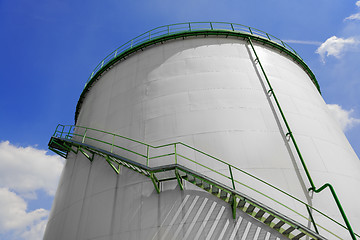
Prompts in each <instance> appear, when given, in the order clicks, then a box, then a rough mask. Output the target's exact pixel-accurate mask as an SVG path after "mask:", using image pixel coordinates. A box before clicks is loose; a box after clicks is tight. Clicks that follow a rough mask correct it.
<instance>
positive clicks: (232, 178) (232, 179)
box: [228, 165, 235, 190]
mask: <svg viewBox="0 0 360 240" xmlns="http://www.w3.org/2000/svg"><path fill="white" fill-rule="evenodd" d="M228 166H229V172H230V176H231V182H232V186H233V189H234V190H235V183H234V177H233V174H232V171H231V165H228Z"/></svg>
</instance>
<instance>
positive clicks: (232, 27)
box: [230, 23, 235, 31]
mask: <svg viewBox="0 0 360 240" xmlns="http://www.w3.org/2000/svg"><path fill="white" fill-rule="evenodd" d="M230 26H231V29H232V30H233V31H235V29H234V26H233V24H232V23H230Z"/></svg>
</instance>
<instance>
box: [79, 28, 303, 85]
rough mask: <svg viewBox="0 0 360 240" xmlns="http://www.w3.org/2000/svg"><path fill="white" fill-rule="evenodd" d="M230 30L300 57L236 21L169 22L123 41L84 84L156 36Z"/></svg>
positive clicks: (271, 36)
mask: <svg viewBox="0 0 360 240" xmlns="http://www.w3.org/2000/svg"><path fill="white" fill-rule="evenodd" d="M219 30H224V31H231V32H241V33H246V34H249V35H253V36H258V37H262V38H265V39H267V40H269V41H272V42H274V43H277V44H278V45H280V46H282V47H284V48H286V49H287V50H289V51H290V52H292V53H294V54H295V55H296V56H297V57H298V58H300V59H301V57H300V56H299V54H298V53H297V52H296V51H295V50H294V49H293V48H291V47H290V46H289V45H288V44H286V43H285V42H283V41H282V40H280V39H279V38H277V37H275V36H273V35H271V34H269V33H266V32H264V31H261V30H259V29H256V28H252V27H249V26H245V25H241V24H237V23H227V22H188V23H177V24H171V25H165V26H161V27H157V28H154V29H152V30H150V31H147V32H145V33H143V34H141V35H139V36H137V37H135V38H133V39H131V40H130V41H128V42H126V43H124V44H123V45H121V46H120V47H118V48H116V49H115V50H114V51H113V52H111V53H110V54H109V55H107V56H106V57H105V58H104V59H103V60H101V61H100V63H99V64H98V65H97V66H96V67H95V69H94V70H93V71H92V73H91V75H90V76H89V78H88V80H87V82H86V84H85V87H86V85H87V84H88V83H89V82H90V81H91V79H92V78H93V77H94V76H95V75H96V73H97V72H98V71H99V70H100V69H102V68H103V67H104V66H105V65H106V64H107V63H108V62H110V61H111V60H113V59H115V58H116V57H117V56H119V55H120V54H122V53H124V52H126V51H127V50H129V49H132V48H134V47H136V46H139V45H140V44H143V43H146V42H149V41H152V40H156V39H158V38H161V37H164V36H170V35H175V34H178V33H183V32H196V31H219Z"/></svg>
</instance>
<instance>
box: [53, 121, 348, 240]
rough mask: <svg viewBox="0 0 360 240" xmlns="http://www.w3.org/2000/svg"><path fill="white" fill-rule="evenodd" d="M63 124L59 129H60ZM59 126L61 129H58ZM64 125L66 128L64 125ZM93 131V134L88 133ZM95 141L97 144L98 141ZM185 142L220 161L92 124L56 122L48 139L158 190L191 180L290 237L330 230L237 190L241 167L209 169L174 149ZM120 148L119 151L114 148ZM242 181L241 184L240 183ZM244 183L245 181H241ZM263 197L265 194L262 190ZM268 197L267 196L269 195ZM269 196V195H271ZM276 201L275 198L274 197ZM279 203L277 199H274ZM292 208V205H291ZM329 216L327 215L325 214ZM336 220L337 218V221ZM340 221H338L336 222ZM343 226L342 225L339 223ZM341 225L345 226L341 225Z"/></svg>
mask: <svg viewBox="0 0 360 240" xmlns="http://www.w3.org/2000/svg"><path fill="white" fill-rule="evenodd" d="M61 127H62V130H60V129H61ZM59 128H60V129H59ZM66 128H69V130H68V129H66ZM91 132H92V134H91ZM93 133H101V135H102V136H104V134H105V135H106V134H107V135H110V136H111V137H110V138H108V139H112V141H111V142H107V141H104V140H103V139H104V138H102V140H101V139H97V138H96V137H94V134H93ZM115 137H117V138H121V139H125V140H126V141H130V142H132V143H136V144H139V145H141V146H144V147H145V149H146V154H142V153H141V152H138V151H135V150H133V149H131V148H130V147H123V146H120V145H116V141H115ZM88 142H91V143H92V144H89V143H88ZM94 143H99V144H100V145H101V146H102V147H101V148H100V147H96V146H94ZM99 144H96V145H99ZM180 145H182V146H185V147H187V148H190V149H192V150H194V151H197V152H199V153H202V154H205V155H207V156H209V157H211V159H213V160H216V161H221V160H219V159H216V158H214V157H212V156H210V155H208V154H206V153H203V152H201V151H199V150H197V149H195V148H192V147H191V146H188V145H185V144H183V143H172V144H167V145H163V146H158V147H153V146H151V145H148V144H145V143H141V142H139V141H135V140H132V139H129V138H126V137H122V136H119V135H116V134H111V133H107V132H104V131H100V130H95V129H91V128H85V127H80V126H63V125H58V127H57V129H56V131H55V133H54V135H53V137H52V138H51V139H50V142H49V149H50V150H52V151H54V152H56V153H57V154H59V155H61V156H63V157H66V156H67V154H68V153H69V152H70V151H72V152H74V153H76V154H78V153H79V152H81V153H82V154H84V155H85V156H86V157H87V158H88V159H89V160H90V161H92V160H93V158H94V155H95V154H98V155H100V156H102V157H103V158H104V159H106V161H107V162H108V163H109V165H110V166H111V167H112V168H113V170H114V171H115V172H116V173H119V170H120V167H121V166H124V167H126V168H128V169H131V170H133V171H135V172H138V173H139V174H142V175H144V176H146V177H149V178H150V179H151V181H152V182H153V184H154V187H155V189H156V191H157V192H158V193H160V192H161V183H162V182H164V181H175V180H176V181H177V182H178V184H179V186H180V188H181V189H183V188H184V181H187V182H189V183H192V184H194V185H196V186H198V187H199V188H202V189H203V190H205V191H207V192H209V193H210V194H212V195H215V196H216V197H218V198H220V199H222V200H223V201H225V202H227V203H229V204H230V206H231V208H232V213H233V218H234V219H235V218H236V211H237V210H241V211H243V212H245V213H246V214H248V215H250V216H252V217H253V218H255V219H257V220H258V221H260V222H262V223H263V224H266V225H267V226H270V227H271V228H273V229H275V230H276V231H278V232H279V233H281V234H282V235H284V236H286V237H287V238H289V239H309V238H310V239H325V238H324V237H322V236H321V235H319V234H318V231H317V229H318V228H319V227H320V228H322V229H323V230H325V231H327V232H329V233H332V232H330V231H329V230H328V229H325V228H323V227H322V226H320V225H318V224H315V222H314V220H313V218H312V216H311V215H310V219H308V218H306V217H305V216H302V215H301V214H299V215H301V216H302V217H304V218H305V219H306V220H308V221H311V222H312V223H313V226H314V229H315V230H316V232H315V231H313V230H311V229H310V228H308V227H306V226H304V225H302V224H300V223H299V222H297V221H294V220H292V219H291V218H289V217H288V216H285V215H283V214H281V213H280V212H278V211H276V210H274V209H272V208H270V207H268V206H266V205H265V204H263V203H261V202H259V201H257V200H256V199H254V198H252V197H250V196H247V195H245V194H243V193H242V192H240V191H238V190H236V188H235V186H236V184H242V183H241V182H240V181H239V180H237V179H234V178H233V171H242V170H240V169H238V168H236V167H235V166H232V165H230V164H227V163H225V162H223V161H221V162H222V163H224V164H226V165H227V166H228V168H229V176H226V175H224V174H222V173H220V172H217V171H216V170H214V169H211V168H209V167H206V166H205V165H203V164H201V163H198V162H196V161H195V160H192V159H190V158H188V157H186V156H184V155H182V154H181V153H179V152H178V151H177V148H179V146H180ZM103 146H109V148H110V151H107V150H104V147H103ZM169 146H170V147H172V146H173V147H174V151H173V152H170V153H163V152H162V153H161V154H160V155H156V156H151V155H150V154H149V150H150V149H152V148H153V149H159V148H160V149H161V148H164V147H169ZM116 149H117V150H119V151H116ZM126 153H131V154H133V155H134V156H140V157H143V158H145V160H146V161H145V164H142V163H140V162H139V161H133V160H131V159H129V157H124V156H125V155H127V154H126ZM169 156H170V157H174V162H173V163H170V164H165V165H159V166H150V165H151V164H149V162H151V160H153V159H157V158H160V157H169ZM180 157H181V158H183V159H187V160H188V161H190V162H192V163H196V164H198V165H200V166H202V167H205V168H207V169H208V170H210V171H213V172H215V173H218V174H221V175H223V176H225V177H226V178H228V179H229V180H231V183H232V186H227V185H226V184H223V183H221V182H219V181H217V180H215V179H213V178H211V177H208V176H206V175H204V174H201V173H199V172H197V171H194V170H193V169H190V168H189V167H186V166H184V165H183V164H180V163H178V159H177V158H180ZM242 172H243V173H245V174H247V175H249V176H251V177H253V178H254V180H256V181H261V182H263V183H264V184H266V185H268V186H272V185H270V184H269V183H266V182H264V181H262V180H261V179H259V178H256V177H255V176H252V175H250V174H249V173H246V172H244V171H242ZM242 185H244V184H242ZM244 186H245V185H244ZM272 187H273V188H274V189H275V190H278V191H280V192H282V193H284V194H285V195H287V196H289V197H291V198H293V199H295V200H297V201H299V203H301V204H303V205H305V207H306V208H308V209H309V208H311V209H312V210H313V211H316V212H318V213H321V212H320V211H318V210H317V209H315V208H313V207H311V206H309V205H307V204H306V203H304V202H302V201H301V200H299V199H296V198H295V197H293V196H291V195H290V194H288V193H285V192H284V191H282V190H280V189H278V188H276V187H275V186H272ZM255 191H256V192H258V193H260V192H259V191H257V190H255ZM262 195H263V196H265V197H268V196H266V195H265V194H262ZM268 198H270V197H268ZM270 199H271V198H270ZM275 201H276V200H275ZM276 202H277V203H279V202H278V201H276ZM283 206H284V207H286V208H287V209H290V208H289V207H287V206H285V205H283ZM290 210H292V209H290ZM292 211H293V212H294V213H297V212H296V211H294V210H292ZM321 214H322V215H324V216H326V215H325V214H323V213H321ZM328 218H329V217H328ZM332 221H333V222H336V221H335V220H332ZM336 223H337V222H336ZM337 224H339V225H341V224H340V223H337ZM341 226H342V225H341ZM342 227H344V226H342ZM332 234H333V236H334V237H337V238H339V239H341V238H340V237H338V236H337V235H336V234H334V233H332Z"/></svg>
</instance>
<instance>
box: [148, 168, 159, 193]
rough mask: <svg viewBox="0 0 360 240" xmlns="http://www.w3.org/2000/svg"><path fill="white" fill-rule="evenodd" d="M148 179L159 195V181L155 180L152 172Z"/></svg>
mask: <svg viewBox="0 0 360 240" xmlns="http://www.w3.org/2000/svg"><path fill="white" fill-rule="evenodd" d="M150 178H151V181H152V183H153V184H154V187H155V190H156V192H157V193H160V183H159V180H157V178H156V176H155V175H154V173H153V172H152V173H150Z"/></svg>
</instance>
